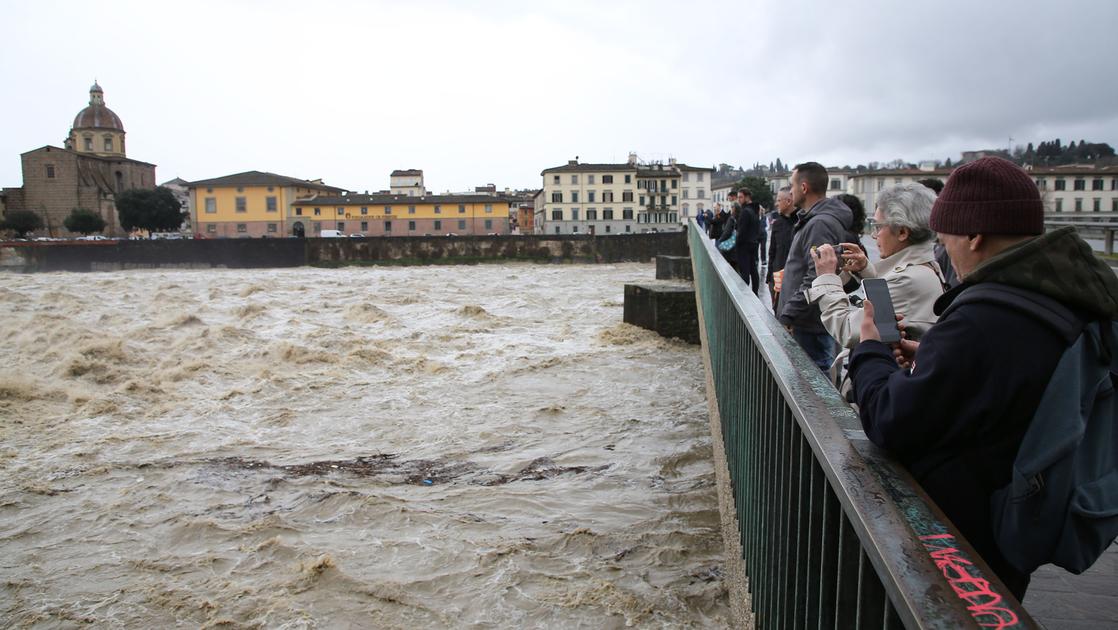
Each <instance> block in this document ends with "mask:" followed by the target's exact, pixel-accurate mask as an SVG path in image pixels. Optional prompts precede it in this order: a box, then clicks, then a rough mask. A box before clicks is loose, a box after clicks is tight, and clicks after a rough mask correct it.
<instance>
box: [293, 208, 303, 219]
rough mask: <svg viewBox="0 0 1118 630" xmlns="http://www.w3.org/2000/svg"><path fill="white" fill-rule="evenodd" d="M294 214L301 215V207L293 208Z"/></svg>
mask: <svg viewBox="0 0 1118 630" xmlns="http://www.w3.org/2000/svg"><path fill="white" fill-rule="evenodd" d="M295 216H297V217H301V216H303V209H302V208H295Z"/></svg>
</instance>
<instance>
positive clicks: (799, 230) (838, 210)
mask: <svg viewBox="0 0 1118 630" xmlns="http://www.w3.org/2000/svg"><path fill="white" fill-rule="evenodd" d="M853 222H854V213H853V212H851V211H850V208H847V207H846V204H844V203H843V202H842V201H840V200H838V199H836V198H833V197H832V198H828V199H821V200H819V201H817V202H816V203H815V205H814V206H812V207H811V208H810V209H809V210H808V211H807V212H806V213H804V214H802V215H801V217H800V220H799V222H798V223H796V227H795V228H793V230H792V245H791V246H790V247H789V250H788V260H787V261H786V262H785V264H784V280H783V281H782V283H781V291H780V302H779V303H778V304H777V307H776V312H777V313H778V314H779V317H780V323H782V324H784V325H786V326H792V327H794V328H797V329H801V330H804V331H805V332H811V333H823V332H827V329H826V328H824V327H823V322H821V321H820V320H819V305H818V304H812V303H811V302H808V301H807V290H808V289H809V288H811V281H812V280H815V261H814V260H812V258H811V248H812V247H815V246H819V245H825V244H830V245H838V244H839V243H841V242H843V241H845V240H847V239H848V238H849V237H848V236H847V235H848V233H849V232H850V225H851V224H852V223H853Z"/></svg>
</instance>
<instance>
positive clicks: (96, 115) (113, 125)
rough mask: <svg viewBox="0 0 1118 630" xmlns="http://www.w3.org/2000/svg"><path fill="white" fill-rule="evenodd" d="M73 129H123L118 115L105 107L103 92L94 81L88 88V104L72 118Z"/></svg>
mask: <svg viewBox="0 0 1118 630" xmlns="http://www.w3.org/2000/svg"><path fill="white" fill-rule="evenodd" d="M74 129H113V130H115V131H124V124H123V123H121V122H120V116H117V115H116V114H115V113H113V110H111V109H109V108H108V107H105V92H104V90H102V89H101V86H100V85H97V83H96V82H94V83H93V87H91V88H89V106H88V107H86V108H85V109H83V110H81V111H80V112H78V115H77V117H76V118H74Z"/></svg>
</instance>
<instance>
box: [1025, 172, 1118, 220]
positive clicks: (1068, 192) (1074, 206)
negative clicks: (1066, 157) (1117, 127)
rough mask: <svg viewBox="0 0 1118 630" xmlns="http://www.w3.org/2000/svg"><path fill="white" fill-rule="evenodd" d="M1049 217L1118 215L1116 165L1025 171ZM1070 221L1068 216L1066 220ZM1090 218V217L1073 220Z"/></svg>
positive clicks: (1117, 175)
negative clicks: (1038, 193)
mask: <svg viewBox="0 0 1118 630" xmlns="http://www.w3.org/2000/svg"><path fill="white" fill-rule="evenodd" d="M1026 170H1028V171H1029V175H1030V176H1031V177H1032V178H1033V181H1035V182H1036V186H1037V188H1038V189H1039V190H1040V198H1041V200H1042V201H1043V202H1044V211H1045V212H1047V213H1049V214H1070V213H1084V214H1093V213H1095V212H1115V213H1118V166H1101V167H1095V166H1094V165H1090V164H1088V165H1068V166H1048V167H1033V168H1027V169H1026ZM1069 218H1071V217H1069ZM1075 218H1080V219H1088V220H1089V219H1090V216H1081V217H1075Z"/></svg>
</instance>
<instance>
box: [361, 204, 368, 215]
mask: <svg viewBox="0 0 1118 630" xmlns="http://www.w3.org/2000/svg"><path fill="white" fill-rule="evenodd" d="M361 214H369V207H368V206H362V207H361Z"/></svg>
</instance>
